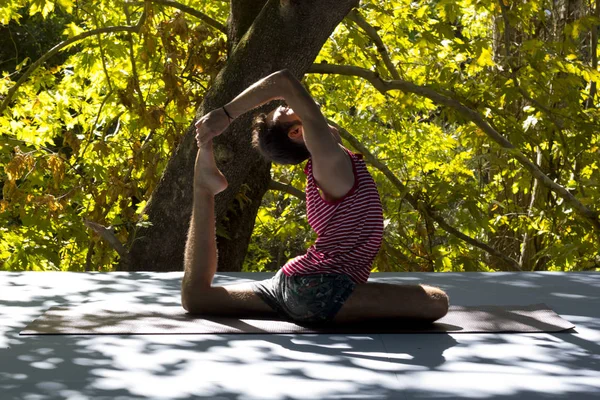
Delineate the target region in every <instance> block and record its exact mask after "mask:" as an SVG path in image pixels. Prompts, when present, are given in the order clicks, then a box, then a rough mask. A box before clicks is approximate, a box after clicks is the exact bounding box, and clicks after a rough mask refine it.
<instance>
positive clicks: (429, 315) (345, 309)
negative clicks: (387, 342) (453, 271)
mask: <svg viewBox="0 0 600 400" xmlns="http://www.w3.org/2000/svg"><path fill="white" fill-rule="evenodd" d="M448 304H449V301H448V295H447V294H446V293H445V292H444V291H442V290H441V289H439V288H436V287H432V286H427V285H399V284H390V283H374V282H368V283H362V284H358V285H356V288H355V290H354V292H353V293H352V295H351V296H350V297H349V298H348V300H347V301H346V302H345V303H344V305H343V306H342V308H341V310H340V311H339V312H338V313H337V315H336V316H335V318H334V320H333V321H334V322H336V323H347V322H359V321H367V320H373V319H390V318H407V319H420V320H426V321H435V320H437V319H440V318H442V317H443V316H444V315H446V313H447V312H448Z"/></svg>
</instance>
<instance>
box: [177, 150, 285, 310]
mask: <svg viewBox="0 0 600 400" xmlns="http://www.w3.org/2000/svg"><path fill="white" fill-rule="evenodd" d="M226 188H227V179H225V176H223V174H222V173H221V171H219V169H218V168H217V165H216V163H215V159H214V155H213V145H212V141H210V142H208V143H207V144H205V145H203V146H202V147H200V149H199V150H198V155H197V156H196V163H195V167H194V189H193V190H194V204H193V209H192V218H191V221H190V228H189V231H188V238H187V243H186V247H185V255H184V266H185V272H184V276H183V281H182V284H181V303H182V305H183V307H184V308H185V309H186V310H187V311H188V312H190V313H193V314H209V315H229V316H239V317H247V318H251V317H258V316H260V317H264V316H274V315H276V313H275V311H273V310H272V309H271V307H269V306H268V305H267V304H266V303H265V302H263V301H262V299H261V298H260V297H258V296H257V295H256V294H255V293H254V292H253V291H252V289H251V288H250V286H249V285H248V284H240V285H229V286H223V287H214V286H212V280H213V277H214V275H215V273H216V271H217V242H216V233H215V213H214V208H215V195H216V194H217V193H220V192H222V191H223V190H225V189H226Z"/></svg>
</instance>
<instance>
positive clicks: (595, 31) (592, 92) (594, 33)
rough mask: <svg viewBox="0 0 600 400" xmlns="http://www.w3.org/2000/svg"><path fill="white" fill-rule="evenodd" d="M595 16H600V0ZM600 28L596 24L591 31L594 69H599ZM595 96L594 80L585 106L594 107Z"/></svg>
mask: <svg viewBox="0 0 600 400" xmlns="http://www.w3.org/2000/svg"><path fill="white" fill-rule="evenodd" d="M594 17H596V18H600V0H596V7H595V8H594ZM599 29H600V28H598V25H594V26H593V27H592V32H591V34H592V35H591V36H592V37H591V42H592V43H591V46H590V50H591V52H592V57H591V58H592V60H591V61H592V69H593V70H597V69H598V30H599ZM594 97H596V81H592V82H591V83H590V97H588V99H587V101H586V103H585V108H592V107H594Z"/></svg>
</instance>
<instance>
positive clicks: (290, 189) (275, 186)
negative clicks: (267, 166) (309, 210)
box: [269, 180, 306, 201]
mask: <svg viewBox="0 0 600 400" xmlns="http://www.w3.org/2000/svg"><path fill="white" fill-rule="evenodd" d="M269 190H278V191H280V192H285V193H289V194H291V195H292V196H296V197H297V198H299V199H300V200H302V201H306V194H305V193H304V192H303V191H302V190H300V189H296V188H295V187H294V186H292V185H287V184H285V183H281V182H277V181H274V180H271V182H270V183H269Z"/></svg>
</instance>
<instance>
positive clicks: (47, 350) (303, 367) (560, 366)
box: [0, 272, 600, 400]
mask: <svg viewBox="0 0 600 400" xmlns="http://www.w3.org/2000/svg"><path fill="white" fill-rule="evenodd" d="M181 276H182V273H178V272H177V273H150V272H138V273H110V274H100V273H60V272H56V273H53V272H47V273H36V272H26V273H7V272H0V400H11V399H26V400H30V399H31V400H33V399H72V400H74V399H78V400H79V399H111V400H113V399H117V400H121V399H203V398H205V399H260V400H263V399H264V400H269V399H282V400H283V399H286V400H288V399H401V400H409V399H502V400H504V399H527V400H529V399H532V400H537V399H584V400H585V399H600V274H599V273H572V274H564V273H541V272H540V273H493V274H483V273H463V274H455V273H447V274H424V273H402V274H394V273H381V274H372V275H371V281H376V282H395V283H418V282H421V283H427V284H432V285H436V286H439V287H441V288H442V289H444V290H446V291H447V293H448V294H449V296H450V299H451V302H452V304H456V305H515V304H533V303H546V304H548V305H549V306H550V307H551V308H552V309H553V310H554V311H556V312H557V313H558V314H559V315H560V316H562V317H563V318H565V319H567V320H568V321H570V322H572V323H573V324H575V325H576V328H575V330H574V331H571V332H565V333H552V334H548V333H535V334H460V333H458V334H439V333H436V334H377V335H314V334H307V335H254V334H253V335H138V336H19V332H20V330H22V329H23V328H24V327H25V326H27V324H28V323H29V322H31V321H32V320H34V319H35V318H37V317H38V316H39V315H40V314H42V313H43V312H44V311H45V310H46V309H48V308H49V307H51V306H55V305H74V304H80V303H83V302H89V301H100V300H122V301H123V302H125V303H132V304H134V303H140V302H142V303H146V304H148V303H160V304H165V305H174V304H178V302H179V285H180V281H181ZM270 276H272V274H260V273H256V274H243V273H238V274H234V273H232V274H219V275H218V277H216V279H215V283H216V284H223V285H224V284H228V283H236V282H244V281H250V280H259V279H265V278H267V277H270Z"/></svg>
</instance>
